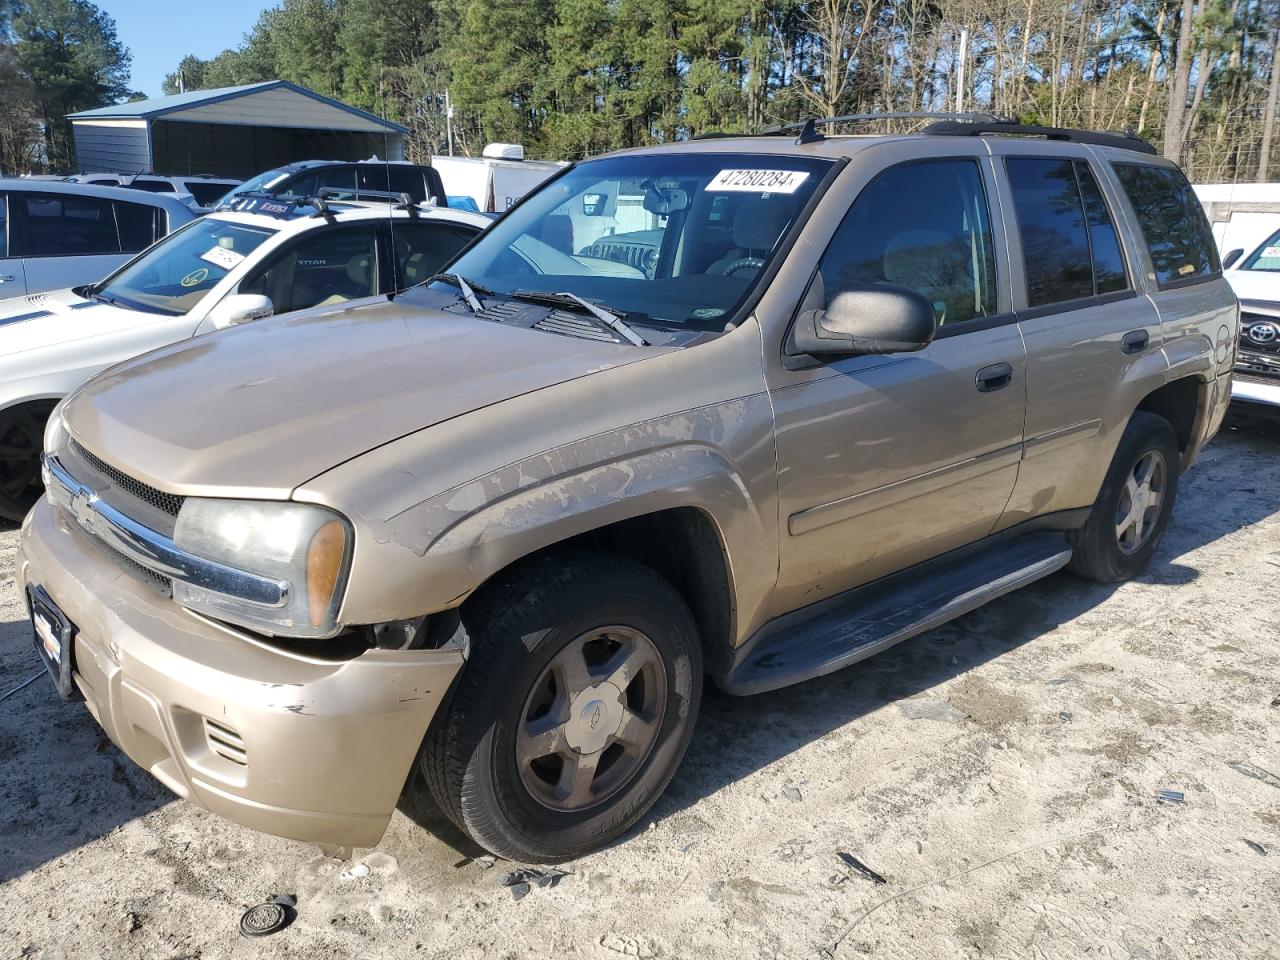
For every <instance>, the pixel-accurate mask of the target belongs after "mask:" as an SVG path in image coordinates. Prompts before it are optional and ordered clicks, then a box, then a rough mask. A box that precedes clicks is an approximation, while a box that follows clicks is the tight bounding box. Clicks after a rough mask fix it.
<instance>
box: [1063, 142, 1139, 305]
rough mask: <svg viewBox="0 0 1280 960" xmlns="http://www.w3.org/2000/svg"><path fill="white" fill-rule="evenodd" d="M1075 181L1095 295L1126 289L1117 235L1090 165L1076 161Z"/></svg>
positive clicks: (1126, 279) (1127, 284)
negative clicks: (1085, 223) (1081, 200)
mask: <svg viewBox="0 0 1280 960" xmlns="http://www.w3.org/2000/svg"><path fill="white" fill-rule="evenodd" d="M1076 180H1077V182H1078V183H1079V184H1080V195H1081V196H1082V197H1083V198H1084V213H1085V219H1086V220H1087V221H1088V224H1089V252H1090V253H1091V254H1092V256H1093V286H1094V292H1095V293H1115V292H1116V291H1117V290H1127V289H1129V279H1128V275H1127V274H1126V273H1125V269H1124V255H1123V254H1122V253H1121V252H1120V238H1119V237H1117V236H1116V228H1115V223H1114V222H1113V221H1112V219H1111V211H1110V210H1108V209H1107V202H1106V200H1105V199H1104V198H1103V196H1102V190H1101V189H1099V187H1098V181H1097V180H1095V179H1094V176H1093V171H1092V170H1090V169H1089V164H1087V163H1085V162H1083V161H1080V160H1077V161H1076Z"/></svg>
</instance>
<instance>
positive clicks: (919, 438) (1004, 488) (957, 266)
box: [768, 142, 1026, 612]
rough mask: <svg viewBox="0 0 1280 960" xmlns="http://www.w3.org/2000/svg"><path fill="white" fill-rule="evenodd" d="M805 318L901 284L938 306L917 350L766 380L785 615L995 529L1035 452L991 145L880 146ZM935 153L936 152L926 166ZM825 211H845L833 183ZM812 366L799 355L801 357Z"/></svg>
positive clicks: (813, 366) (822, 267)
mask: <svg viewBox="0 0 1280 960" xmlns="http://www.w3.org/2000/svg"><path fill="white" fill-rule="evenodd" d="M873 149H874V151H875V156H876V157H877V158H878V160H879V163H877V165H876V169H877V170H878V171H879V172H878V173H877V174H876V175H875V176H874V177H873V178H872V179H870V182H867V183H866V184H865V185H861V184H859V183H857V182H855V183H853V184H851V185H850V187H849V188H848V189H850V190H851V191H856V199H854V198H853V197H852V196H846V197H845V198H844V202H845V203H848V202H849V201H850V200H852V206H851V207H850V208H849V210H848V213H847V214H846V215H845V218H844V220H843V222H842V223H841V224H840V226H839V228H838V229H837V230H836V232H835V235H834V236H833V237H832V239H831V241H830V244H829V245H828V247H827V250H826V252H825V253H824V254H823V257H822V259H821V261H820V263H819V267H818V271H817V273H816V274H815V276H814V278H813V279H812V280H811V281H810V286H809V293H808V294H807V295H806V297H805V302H804V303H803V304H802V305H801V309H812V308H813V307H814V306H815V305H816V304H819V303H821V304H825V303H829V302H830V300H831V298H832V297H833V296H834V295H835V294H837V293H838V292H839V291H840V290H841V289H842V288H845V287H851V286H860V285H866V284H892V285H896V286H901V287H907V288H910V289H913V290H917V291H919V292H921V293H923V294H925V296H927V297H928V298H929V300H930V301H931V302H932V303H933V304H934V310H935V313H936V315H937V318H938V322H939V327H938V335H937V337H936V339H935V340H934V341H933V343H932V344H930V345H929V346H928V347H926V348H925V349H924V350H921V351H919V352H917V353H902V354H895V355H891V356H856V357H849V358H846V359H841V360H837V361H834V362H830V363H821V364H819V363H816V362H812V361H810V362H809V363H807V364H805V363H803V361H801V358H793V359H792V360H791V361H790V362H789V363H787V364H784V369H781V370H772V371H770V372H769V374H768V376H769V390H770V396H771V398H772V401H773V404H774V410H775V417H776V430H777V433H776V446H777V456H778V473H779V477H778V480H779V488H778V495H779V501H780V502H779V508H780V517H779V521H780V526H781V544H780V569H779V581H778V591H777V601H776V610H775V612H778V611H782V610H789V609H795V608H797V607H800V606H804V605H806V604H809V603H813V602H815V601H817V600H821V599H823V598H824V597H829V596H832V595H834V594H837V593H840V592H842V591H844V590H846V589H849V588H850V587H854V586H857V585H859V584H862V583H865V582H868V581H870V580H873V579H876V578H878V577H881V576H884V575H886V574H889V573H893V572H894V571H897V570H900V569H903V568H905V567H908V566H911V565H912V564H915V563H919V562H921V561H924V560H927V559H929V558H931V557H934V556H937V555H938V554H941V553H944V552H946V551H948V550H951V549H953V548H956V547H959V546H962V545H964V544H966V543H970V542H973V541H976V540H979V539H981V538H982V537H984V536H986V535H987V534H989V533H990V532H991V530H992V528H993V527H994V526H995V524H996V521H997V520H998V518H999V517H1000V514H1001V511H1002V510H1003V509H1004V506H1005V503H1006V502H1007V501H1008V499H1009V495H1010V493H1011V492H1012V490H1013V485H1014V480H1015V477H1016V476H1017V470H1018V462H1019V459H1020V458H1021V454H1022V419H1023V413H1024V399H1023V398H1024V390H1025V387H1026V381H1025V374H1026V371H1025V362H1024V354H1023V349H1022V340H1021V337H1020V336H1019V334H1018V329H1017V326H1016V324H1015V323H1014V318H1013V314H1012V312H1011V311H1010V309H1009V301H1008V293H1007V281H1005V279H1004V272H1005V267H1004V261H1005V252H1004V246H1003V241H1002V235H1003V230H1002V229H1000V226H999V224H1000V213H999V210H998V205H997V204H996V203H995V202H993V201H994V198H993V191H992V183H991V173H990V165H989V162H988V159H987V155H986V148H985V144H983V143H981V142H974V143H967V142H945V143H936V144H935V143H927V142H920V143H916V142H912V143H899V144H888V145H885V146H883V147H877V148H873ZM925 151H932V152H934V153H935V154H937V155H936V156H932V157H929V158H928V159H924V160H921V159H919V157H920V154H921V153H922V152H925ZM825 202H827V203H838V202H840V200H839V199H837V194H836V190H835V189H833V190H832V192H831V193H829V194H828V196H827V198H826V201H825ZM798 361H799V362H798Z"/></svg>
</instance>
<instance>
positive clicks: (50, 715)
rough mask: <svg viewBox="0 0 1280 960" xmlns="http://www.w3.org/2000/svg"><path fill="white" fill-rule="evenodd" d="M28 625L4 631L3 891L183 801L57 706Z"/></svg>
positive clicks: (74, 710) (0, 683) (79, 715)
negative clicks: (22, 877)
mask: <svg viewBox="0 0 1280 960" xmlns="http://www.w3.org/2000/svg"><path fill="white" fill-rule="evenodd" d="M43 672H44V666H43V663H42V662H41V660H40V659H39V657H38V656H37V655H36V652H35V650H34V648H33V644H32V639H31V628H30V626H29V625H28V624H27V622H26V621H25V620H15V621H10V622H7V623H0V695H3V694H5V693H8V692H9V691H10V690H12V689H13V688H14V687H16V686H18V685H19V684H21V683H22V682H23V681H24V680H27V679H29V678H31V677H33V676H34V677H36V679H35V680H34V682H32V683H30V684H28V685H27V686H25V687H23V688H22V689H21V690H18V691H17V692H15V693H13V694H11V695H10V696H9V698H8V699H6V700H4V701H3V702H0V884H3V883H4V882H6V881H8V880H11V879H13V878H14V877H17V876H19V875H21V874H23V873H26V872H27V871H29V870H32V869H34V868H36V867H38V866H40V865H41V864H43V863H46V862H48V861H50V860H52V859H54V858H56V857H58V856H60V855H62V854H65V853H69V852H70V851H72V850H75V849H76V848H78V847H81V846H83V845H84V844H86V843H89V842H91V841H93V840H95V839H97V838H98V837H102V836H105V835H106V834H108V833H110V832H111V831H112V830H114V829H115V828H116V827H119V826H121V825H123V824H125V823H128V822H129V821H131V820H134V819H136V818H137V817H140V816H142V815H144V814H146V813H149V812H151V811H152V810H155V809H157V808H159V807H161V806H163V805H164V804H166V803H168V802H169V801H171V800H173V799H175V798H174V796H173V794H171V793H170V792H169V791H168V790H166V789H165V788H164V787H163V786H161V785H160V783H159V781H157V780H155V779H154V778H153V777H152V776H151V775H150V774H148V773H147V772H146V771H145V770H142V769H141V768H139V767H138V766H136V765H135V764H134V763H133V762H132V761H131V760H129V759H128V758H127V757H126V756H124V754H122V753H121V752H120V751H119V750H117V749H116V748H115V746H114V745H113V744H112V743H111V742H110V741H109V740H107V739H106V737H105V735H104V734H103V732H102V730H101V728H100V727H99V726H98V725H97V723H96V722H94V719H93V717H92V716H90V715H89V711H88V710H86V709H85V707H84V704H82V703H65V702H63V701H62V700H60V699H59V698H58V695H57V693H56V692H55V691H54V689H53V683H52V681H51V680H50V679H49V678H48V677H45V676H42V675H40V674H43Z"/></svg>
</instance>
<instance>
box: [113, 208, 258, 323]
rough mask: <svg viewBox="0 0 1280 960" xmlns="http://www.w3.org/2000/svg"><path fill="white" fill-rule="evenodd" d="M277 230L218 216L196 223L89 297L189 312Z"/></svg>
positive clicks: (136, 307) (163, 310)
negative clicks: (230, 220)
mask: <svg viewBox="0 0 1280 960" xmlns="http://www.w3.org/2000/svg"><path fill="white" fill-rule="evenodd" d="M274 232H275V231H273V230H270V229H267V228H265V227H248V226H245V225H244V224H240V223H228V222H227V221H226V220H219V219H217V218H209V217H205V218H204V219H201V220H196V221H193V222H192V223H191V224H190V225H189V226H186V227H184V228H183V229H181V230H179V231H178V232H176V233H172V234H170V235H169V236H168V237H166V238H165V239H163V240H161V241H160V242H159V243H157V244H156V245H155V246H154V247H152V248H151V249H150V250H148V251H147V252H146V253H144V254H143V255H142V256H141V257H139V258H138V259H137V260H135V261H133V262H132V263H130V264H128V265H127V266H126V267H124V269H122V270H120V271H119V272H118V273H116V274H113V275H112V276H110V277H108V278H107V279H106V280H104V281H103V282H102V283H100V284H98V285H97V286H96V287H93V288H92V289H91V293H90V296H92V297H94V298H95V299H99V300H105V301H107V302H109V303H119V304H121V305H122V306H126V307H130V308H131V309H134V310H146V311H149V312H152V313H166V314H170V315H172V316H177V315H179V314H182V313H186V312H187V311H189V310H191V309H192V308H193V307H194V306H195V305H196V304H197V303H199V302H200V301H201V300H202V299H203V298H204V295H205V294H206V293H208V292H209V290H211V289H212V288H213V286H214V285H215V284H216V283H217V282H218V281H219V280H221V279H222V278H223V277H225V276H226V275H227V273H228V272H229V271H230V270H231V269H233V268H234V267H235V266H236V265H237V264H239V263H240V261H241V260H243V259H244V258H245V257H246V256H248V255H249V254H250V253H251V252H252V251H253V250H255V249H257V247H258V245H259V244H261V243H262V241H264V240H266V239H267V237H269V236H271V234H272V233H274Z"/></svg>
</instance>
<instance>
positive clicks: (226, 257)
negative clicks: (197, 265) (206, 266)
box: [200, 247, 244, 270]
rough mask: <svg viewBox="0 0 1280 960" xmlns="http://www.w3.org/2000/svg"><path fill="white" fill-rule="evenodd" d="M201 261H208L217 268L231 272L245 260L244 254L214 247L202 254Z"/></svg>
mask: <svg viewBox="0 0 1280 960" xmlns="http://www.w3.org/2000/svg"><path fill="white" fill-rule="evenodd" d="M200 259H201V260H207V261H209V262H210V263H212V264H213V265H214V266H215V267H221V268H222V269H223V270H230V269H231V268H232V267H234V266H235V265H236V264H238V263H239V262H240V261H241V260H243V259H244V254H242V253H236V252H235V251H234V250H228V249H227V248H226V247H213V248H212V249H209V250H206V251H205V252H204V253H202V254H200Z"/></svg>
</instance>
